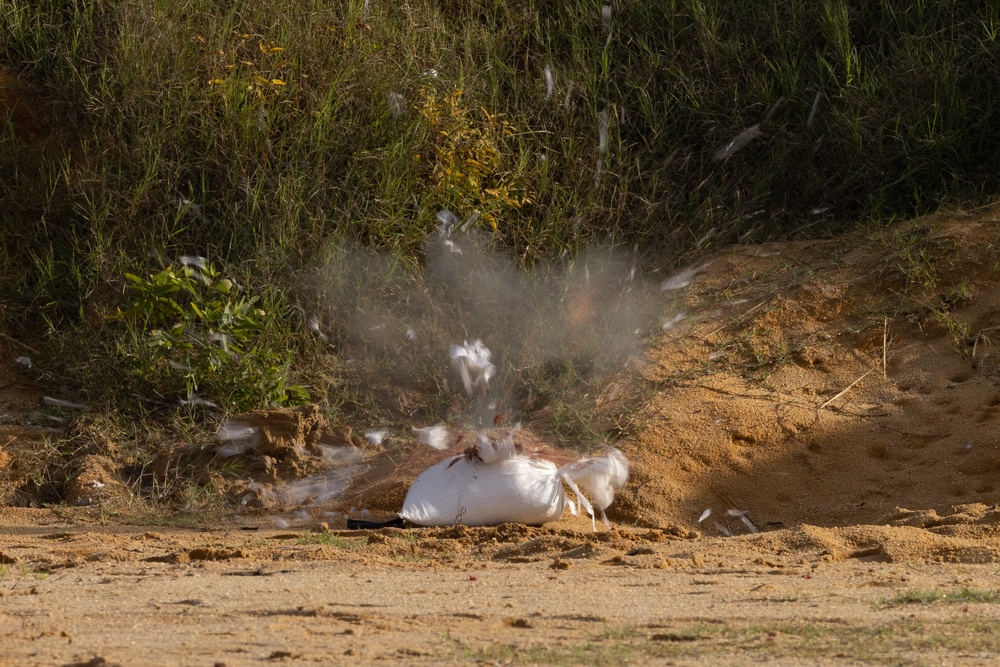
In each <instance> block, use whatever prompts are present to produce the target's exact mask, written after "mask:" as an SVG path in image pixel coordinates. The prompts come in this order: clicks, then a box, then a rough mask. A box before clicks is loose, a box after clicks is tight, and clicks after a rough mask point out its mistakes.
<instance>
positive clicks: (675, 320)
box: [661, 311, 687, 331]
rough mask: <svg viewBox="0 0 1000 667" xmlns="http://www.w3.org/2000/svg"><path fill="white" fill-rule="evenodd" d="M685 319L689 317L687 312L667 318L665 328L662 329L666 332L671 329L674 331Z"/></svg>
mask: <svg viewBox="0 0 1000 667" xmlns="http://www.w3.org/2000/svg"><path fill="white" fill-rule="evenodd" d="M685 317H687V312H686V311H681V312H679V313H674V314H673V315H672V316H671V317H669V318H667V320H666V321H665V322H664V323H663V326H662V327H661V328H662V329H663V330H664V331H670V330H671V329H673V328H674V327H676V326H677V325H678V324H680V323H681V322H683V321H684V318H685Z"/></svg>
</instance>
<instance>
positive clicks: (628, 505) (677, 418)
mask: <svg viewBox="0 0 1000 667" xmlns="http://www.w3.org/2000/svg"><path fill="white" fill-rule="evenodd" d="M694 268H695V270H693V271H690V272H689V273H688V274H686V278H685V279H683V280H672V281H670V282H671V286H672V287H676V288H677V289H671V290H664V291H662V292H660V291H659V290H657V292H658V293H659V294H660V296H661V297H662V299H663V304H662V313H661V322H662V323H663V324H664V327H663V329H662V331H661V333H660V334H659V335H658V336H656V337H655V338H653V339H651V340H650V341H649V342H648V345H647V346H646V349H645V353H644V356H643V359H642V360H641V361H640V362H639V363H638V364H637V365H636V367H635V368H634V369H632V370H633V372H631V373H622V374H621V375H620V376H618V377H615V378H612V379H610V380H605V381H603V382H602V383H601V384H600V385H595V386H594V387H593V393H594V404H593V410H592V417H593V419H594V420H595V423H599V424H603V426H602V427H603V428H605V429H607V430H608V431H609V432H614V433H616V434H617V436H616V439H615V441H614V443H613V444H614V445H615V446H617V447H619V448H620V449H621V450H622V451H623V452H624V453H625V454H626V456H627V457H628V458H629V460H630V461H631V463H632V470H631V477H630V480H629V483H628V485H627V486H626V488H625V489H624V490H622V491H621V492H620V493H619V494H618V496H617V498H616V501H615V504H614V505H612V507H611V509H610V510H609V516H610V518H611V520H612V527H611V528H610V529H607V528H605V527H603V526H601V525H600V524H599V523H598V526H597V531H596V532H594V531H592V529H591V524H590V522H589V521H586V520H584V519H582V518H573V517H566V518H564V519H562V520H560V521H559V522H556V523H554V524H550V525H547V526H545V527H526V526H516V525H502V526H498V527H488V528H468V527H461V526H459V527H453V528H446V529H405V530H404V529H382V530H375V531H347V530H345V524H344V521H343V516H344V514H343V513H345V512H347V513H351V508H353V509H354V513H359V512H360V511H361V510H366V514H368V515H370V516H371V517H372V518H387V517H389V516H391V515H392V514H393V513H394V512H398V511H399V508H400V506H401V503H402V499H403V496H404V495H405V492H406V489H407V488H408V485H409V483H410V482H411V481H412V479H413V478H414V476H415V475H416V474H417V473H418V472H419V471H420V470H421V469H422V467H423V466H426V465H427V464H428V463H429V462H432V460H433V457H434V456H440V455H438V454H435V453H434V452H431V451H430V450H417V449H415V445H414V444H413V443H412V436H411V442H404V443H403V444H402V445H400V444H398V443H399V441H400V438H399V437H397V438H396V439H395V442H396V444H393V445H391V446H384V447H372V446H366V445H364V442H363V440H362V439H361V438H360V437H359V436H358V435H357V434H351V433H345V432H336V433H334V432H331V430H330V429H328V428H327V427H326V426H325V425H324V424H323V423H322V417H321V416H320V415H319V413H318V412H317V411H315V410H313V411H309V410H306V411H300V412H296V413H287V412H274V413H268V414H263V415H256V416H251V417H249V419H252V420H256V421H255V422H254V423H255V424H257V425H258V426H259V427H260V428H262V429H263V430H264V432H265V434H266V437H265V438H264V441H265V443H264V445H263V446H264V447H266V450H264V451H257V452H248V453H247V455H246V457H245V461H242V463H241V465H243V467H242V468H241V470H243V471H244V474H243V476H241V477H240V478H239V479H236V480H235V481H234V480H232V479H229V481H226V480H225V479H222V478H221V477H219V476H216V477H213V478H212V479H211V481H213V483H217V484H218V485H219V488H224V489H225V490H226V492H227V493H228V494H229V495H230V497H231V498H233V500H235V501H237V502H244V503H246V508H247V509H246V510H245V511H243V512H241V513H237V514H233V515H231V516H227V517H225V518H221V519H220V518H216V519H212V520H209V521H207V522H206V521H204V520H202V521H201V522H200V523H198V525H197V526H194V523H195V521H194V519H196V518H197V517H190V516H181V517H173V518H172V519H170V520H166V519H164V518H163V517H160V518H159V519H157V521H159V522H160V523H161V524H164V525H158V526H157V525H150V523H149V522H150V518H149V515H146V516H145V518H144V519H142V520H131V521H129V522H127V523H124V524H123V523H121V521H122V519H121V516H122V515H121V514H120V513H114V512H109V511H108V508H110V507H112V506H113V505H114V503H113V501H114V499H115V498H116V495H115V494H116V493H118V494H120V493H122V492H123V491H124V490H127V489H128V488H129V484H132V485H133V486H134V485H136V484H140V483H141V480H138V481H136V480H130V479H129V476H128V474H127V471H125V470H123V469H121V468H119V467H117V466H116V463H115V459H114V441H113V438H110V437H109V438H104V439H101V438H92V441H88V442H85V443H83V444H81V445H80V446H81V447H82V448H83V449H82V450H81V451H83V452H85V454H86V455H85V456H82V457H81V458H79V459H78V460H77V461H76V462H75V464H74V466H75V467H74V468H73V469H72V470H71V471H69V472H68V473H67V475H68V477H69V479H68V481H67V483H66V484H65V485H63V486H60V487H59V488H58V489H48V490H47V491H46V489H43V488H41V487H38V486H37V485H35V486H33V485H32V484H33V482H32V479H31V475H30V470H31V466H32V465H34V466H36V467H37V466H38V465H39V462H40V461H41V462H44V460H45V457H46V456H51V457H55V456H56V455H55V453H53V452H54V450H53V449H52V447H51V445H50V444H47V443H51V442H52V441H53V439H54V438H55V437H56V435H57V433H58V432H57V431H54V430H53V429H54V428H56V427H59V424H58V423H55V420H54V419H53V420H52V421H51V422H47V421H46V419H49V418H51V417H52V415H48V416H46V413H45V411H44V410H41V409H40V408H39V401H40V399H41V391H40V390H38V389H36V388H35V387H33V386H32V385H31V383H30V382H28V381H27V380H26V377H27V375H26V371H25V370H24V369H23V368H20V367H15V366H14V365H13V361H12V360H13V359H14V357H16V356H18V355H21V354H23V353H25V349H24V346H23V343H21V342H17V341H10V340H7V339H4V340H3V341H0V344H2V345H4V346H5V347H4V349H3V354H4V358H7V359H9V360H11V362H10V363H8V364H7V366H8V368H7V369H5V370H4V374H3V375H2V376H0V379H2V380H3V384H4V391H3V392H2V394H0V413H3V414H5V415H7V417H6V418H5V420H4V421H3V422H2V423H0V491H2V498H3V500H4V502H7V503H9V504H11V505H24V504H31V503H34V504H36V505H38V504H45V502H51V501H45V497H46V496H45V494H46V493H48V494H50V495H51V494H53V493H55V494H58V495H59V498H61V499H62V500H64V501H65V502H67V503H68V504H70V505H79V506H77V507H64V508H52V507H51V506H50V507H48V508H38V509H27V508H16V507H9V508H7V509H3V510H0V597H2V602H0V656H3V657H2V658H0V664H11V665H35V664H37V665H53V664H67V665H100V664H121V665H160V664H162V665H177V664H182V665H213V664H225V665H230V666H231V665H242V664H252V663H267V664H272V663H306V662H308V663H319V664H338V663H347V662H350V663H352V664H353V663H359V664H363V663H376V662H385V661H394V662H400V663H404V664H465V663H470V662H482V663H485V664H553V663H556V664H591V663H593V664H621V663H622V662H625V661H630V662H637V663H642V664H712V665H715V664H747V663H753V662H765V661H766V662H772V663H777V664H824V663H830V664H833V663H837V664H858V663H865V664H868V663H878V664H983V665H986V664H994V663H995V658H994V657H993V656H995V655H996V654H997V652H998V648H1000V647H998V644H1000V639H997V637H1000V634H998V630H1000V618H998V617H1000V605H998V604H997V602H998V601H1000V592H998V591H1000V580H998V564H1000V528H998V526H1000V485H998V484H997V476H998V473H1000V442H998V435H997V428H996V427H997V420H998V419H1000V372H998V364H997V361H998V358H1000V357H998V349H997V345H996V341H997V332H998V331H1000V226H998V223H997V217H996V215H995V214H994V211H993V210H992V209H984V210H981V211H977V212H972V213H958V214H949V215H943V214H942V215H936V216H931V217H927V218H923V219H920V220H916V221H911V222H909V223H905V224H903V225H898V226H895V227H892V228H889V229H885V230H882V231H878V232H873V233H869V234H867V235H854V236H848V237H844V238H840V239H836V240H829V241H810V242H798V243H775V244H768V245H763V246H752V247H748V246H743V247H738V248H733V249H727V250H721V251H719V252H717V253H715V254H714V255H712V256H710V257H707V258H705V259H704V260H702V261H701V262H700V263H699V264H698V265H696V267H694ZM663 278H666V276H663ZM582 325H583V326H585V323H583V324H582ZM29 352H30V351H29ZM50 412H51V411H50ZM612 427H613V428H612ZM70 428H71V429H72V428H73V426H72V424H71V425H70ZM531 429H532V424H531V421H530V420H529V423H528V428H527V429H525V437H528V438H533V439H537V440H540V441H542V444H544V445H547V446H554V447H571V444H567V443H564V442H549V441H548V439H547V437H546V436H545V435H544V434H537V433H532V431H531ZM407 431H408V429H407ZM324 438H325V440H324ZM79 441H80V431H79V430H78V431H76V440H75V441H74V442H78V443H79ZM321 441H322V442H327V443H329V442H334V443H335V444H336V445H337V446H342V447H347V446H358V447H361V448H362V449H359V450H358V451H359V452H361V454H362V455H363V464H358V462H357V461H354V460H352V462H351V465H357V466H358V467H357V468H352V469H351V470H352V472H351V474H350V475H347V476H340V477H337V476H331V475H332V473H331V472H330V471H329V469H328V468H329V467H330V465H332V464H331V463H330V461H329V460H327V461H325V462H324V460H323V458H322V456H320V455H318V454H317V452H318V451H319V449H317V447H318V444H317V443H319V442H321ZM324 451H327V450H324ZM338 451H340V450H338ZM345 451H346V450H345ZM418 451H422V453H419V454H417V453H415V452H418ZM29 454H30V456H29ZM32 457H33V458H32ZM181 458H182V455H180V454H178V455H177V457H175V458H170V456H167V457H166V458H165V459H163V460H157V461H154V462H152V463H151V464H150V469H151V470H153V471H154V472H155V471H156V469H157V467H158V466H159V467H161V468H162V469H164V470H169V469H171V466H175V467H176V465H179V461H180V460H181ZM192 460H193V459H191V458H190V455H189V457H188V459H185V461H186V462H187V464H191V462H192ZM324 466H326V468H324ZM315 475H320V477H319V478H318V479H320V480H322V481H324V483H326V484H330V483H333V482H336V483H337V484H340V483H341V482H344V483H345V484H348V486H349V488H347V489H346V491H344V492H343V493H342V494H340V495H335V497H334V496H330V497H327V498H326V499H325V502H323V503H319V502H315V501H316V495H315V493H314V492H313V491H310V490H308V489H307V492H306V493H305V494H304V495H303V494H299V495H298V496H296V495H295V494H290V493H289V491H288V489H289V488H291V487H290V486H289V485H291V484H294V482H295V481H296V480H301V479H303V478H305V479H306V480H309V479H316V478H315V477H313V476H315ZM251 479H252V481H253V485H251V484H250V482H251ZM296 488H299V487H296ZM308 488H313V487H308ZM254 489H256V490H254ZM36 498H38V499H41V500H37V501H36ZM293 500H294V501H295V502H292V501H293ZM300 501H302V502H300ZM303 502H304V504H306V505H307V507H305V508H302V507H298V508H296V507H295V505H296V504H303ZM303 509H304V510H305V511H303ZM251 510H252V511H251ZM706 510H711V512H710V513H709V514H708V515H707V516H706ZM188 520H190V521H191V522H192V525H193V527H190V528H182V527H177V524H178V523H182V522H183V521H188ZM115 521H117V522H118V524H117V525H116V524H115V523H114V522H115ZM143 522H145V523H143ZM135 523H142V524H143V525H133V524H135ZM166 524H173V527H171V526H168V525H166ZM205 524H207V527H206V525H205ZM279 525H280V526H282V528H277V527H276V526H279ZM753 531H760V532H758V533H754V532H753ZM5 661H6V662H5ZM102 661H103V662H102Z"/></svg>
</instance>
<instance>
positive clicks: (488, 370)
mask: <svg viewBox="0 0 1000 667" xmlns="http://www.w3.org/2000/svg"><path fill="white" fill-rule="evenodd" d="M451 363H452V365H454V366H455V368H457V369H458V374H459V375H460V376H461V377H462V384H463V386H464V387H465V393H466V394H468V395H469V396H472V395H473V392H474V391H476V390H477V389H480V388H482V390H483V391H485V390H486V388H487V387H488V386H489V382H490V378H492V377H493V374H494V372H495V371H496V367H495V366H494V365H493V364H492V363H490V349H489V348H488V347H486V346H485V345H483V341H481V340H479V339H478V338H477V339H476V340H474V341H472V344H471V345H470V344H469V342H468V341H463V342H462V344H461V345H452V346H451Z"/></svg>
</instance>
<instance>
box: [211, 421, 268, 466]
mask: <svg viewBox="0 0 1000 667" xmlns="http://www.w3.org/2000/svg"><path fill="white" fill-rule="evenodd" d="M215 439H216V440H217V441H218V442H224V443H226V444H224V445H223V446H222V447H220V448H219V450H218V452H217V453H218V455H219V456H221V457H223V458H230V457H232V456H237V455H238V454H242V453H243V452H245V451H247V450H249V449H252V448H253V447H254V446H256V445H257V444H258V443H259V442H260V431H259V429H257V428H256V427H254V426H251V425H250V423H249V422H245V421H240V420H238V419H228V420H226V421H224V422H222V425H221V426H220V427H219V430H218V431H217V432H216V433H215Z"/></svg>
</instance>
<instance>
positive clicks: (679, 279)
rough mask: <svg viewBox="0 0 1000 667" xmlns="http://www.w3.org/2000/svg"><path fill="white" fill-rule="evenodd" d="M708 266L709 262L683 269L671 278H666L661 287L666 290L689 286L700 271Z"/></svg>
mask: <svg viewBox="0 0 1000 667" xmlns="http://www.w3.org/2000/svg"><path fill="white" fill-rule="evenodd" d="M706 268H708V264H702V265H700V266H691V267H688V268H686V269H684V270H683V271H681V272H679V273H676V274H674V275H673V276H671V277H670V278H667V279H666V280H664V281H663V284H662V285H660V289H661V290H663V291H664V292H665V291H667V290H675V289H682V288H684V287H687V286H688V285H690V284H691V281H692V280H694V279H695V277H696V276H697V275H698V274H699V273H701V272H702V271H704V270H705V269H706Z"/></svg>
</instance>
